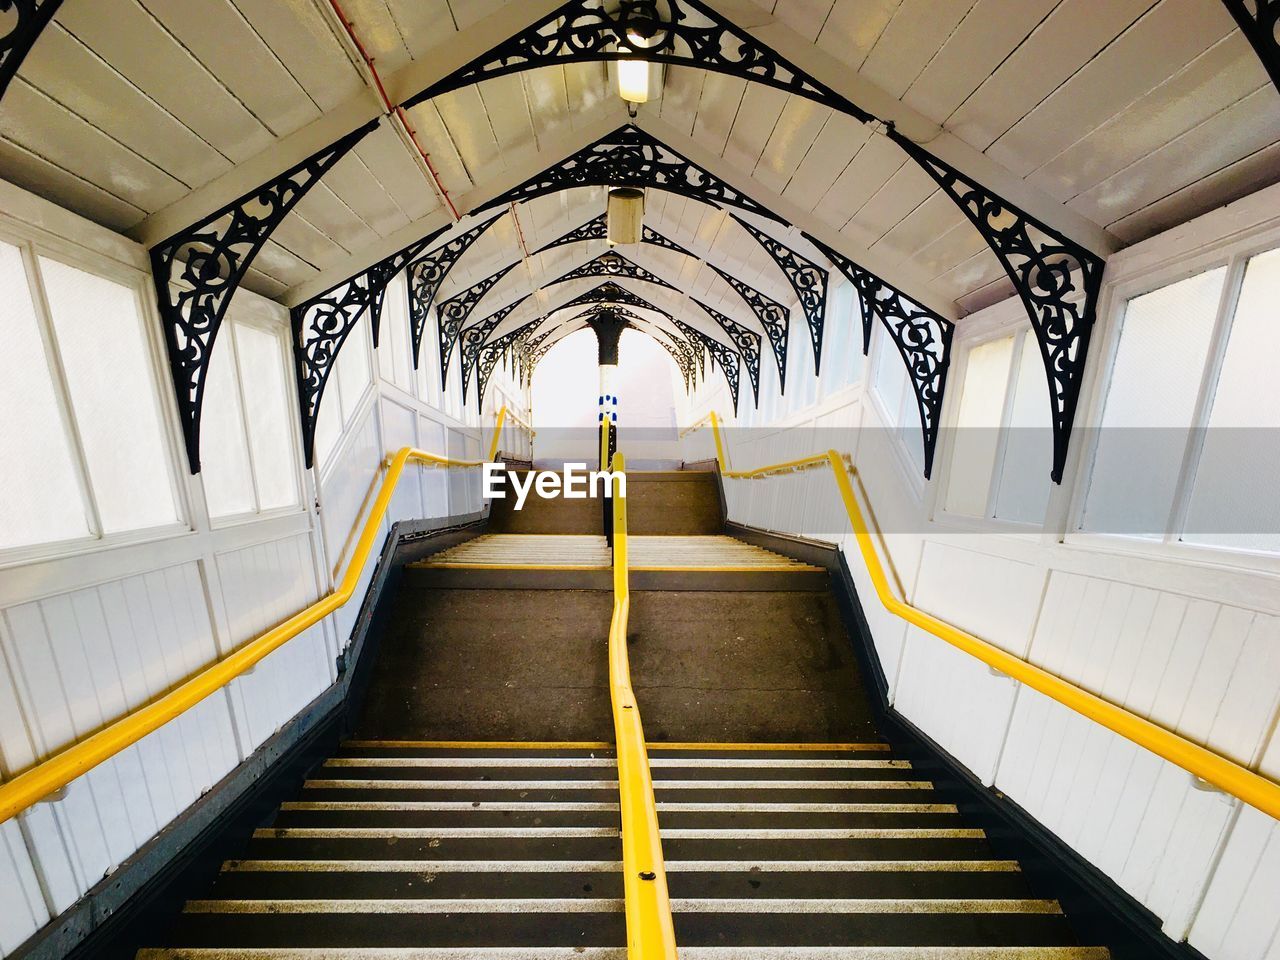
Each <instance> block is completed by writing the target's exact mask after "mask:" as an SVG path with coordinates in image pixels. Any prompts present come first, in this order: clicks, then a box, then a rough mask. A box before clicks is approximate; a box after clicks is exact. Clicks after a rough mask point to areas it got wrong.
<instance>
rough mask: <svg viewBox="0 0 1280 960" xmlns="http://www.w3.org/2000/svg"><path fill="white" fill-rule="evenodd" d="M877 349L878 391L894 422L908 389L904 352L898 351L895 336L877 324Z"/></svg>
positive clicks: (881, 401)
mask: <svg viewBox="0 0 1280 960" xmlns="http://www.w3.org/2000/svg"><path fill="white" fill-rule="evenodd" d="M875 351H876V381H875V382H876V393H877V394H878V395H879V396H880V403H881V405H882V406H883V407H884V409H885V411H886V412H887V413H888V414H889V417H890V418H891V422H890V426H897V424H896V423H893V422H892V418H894V417H896V416H897V414H898V411H899V410H900V409H901V408H902V394H903V391H905V390H906V389H907V368H906V366H905V365H904V364H903V362H902V354H900V353H899V352H898V347H897V345H896V344H895V343H894V342H893V338H892V337H890V336H889V334H888V333H886V332H885V330H884V327H883V326H881V325H877V327H876V331H875Z"/></svg>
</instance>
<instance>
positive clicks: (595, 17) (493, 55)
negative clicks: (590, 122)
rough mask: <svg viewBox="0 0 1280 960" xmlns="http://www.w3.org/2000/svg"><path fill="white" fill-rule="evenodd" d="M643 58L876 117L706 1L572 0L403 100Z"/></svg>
mask: <svg viewBox="0 0 1280 960" xmlns="http://www.w3.org/2000/svg"><path fill="white" fill-rule="evenodd" d="M639 58H643V59H645V60H652V61H655V62H658V63H671V64H679V65H682V66H687V67H693V68H694V69H698V70H714V71H716V72H717V73H727V74H730V75H732V76H735V77H745V78H747V79H750V80H754V81H756V82H758V83H763V84H767V85H768V86H771V87H775V88H777V89H779V90H785V91H786V92H787V93H793V94H795V95H797V96H800V97H805V98H806V99H809V100H813V101H816V102H817V103H821V104H825V105H826V106H829V107H834V108H835V109H837V110H842V111H844V112H846V113H851V114H853V115H854V116H855V117H857V118H858V119H859V120H862V121H864V122H865V121H867V120H870V119H872V118H871V116H870V115H869V114H867V113H866V112H865V111H863V110H861V109H860V108H859V107H856V106H854V104H852V103H850V102H849V100H848V99H846V98H845V97H842V96H840V95H839V94H838V93H836V92H835V91H834V90H832V89H831V88H830V87H827V86H826V85H825V84H823V83H820V82H819V81H818V80H816V79H814V78H813V77H811V76H809V75H808V74H807V73H805V72H804V71H803V70H801V69H800V68H799V67H797V66H796V65H795V64H793V63H791V62H790V61H789V60H787V59H785V58H784V57H782V56H780V55H779V54H778V53H776V52H775V51H773V50H771V49H770V48H769V47H767V46H765V45H764V44H762V43H760V42H759V41H758V40H756V39H755V38H754V37H753V36H751V34H749V33H747V31H745V30H743V29H742V28H741V27H738V26H736V25H735V24H733V23H730V22H729V21H728V20H725V19H724V18H723V17H721V16H720V15H719V14H718V13H716V12H715V11H714V10H712V9H711V8H710V7H708V6H706V5H705V4H704V3H702V2H701V0H622V2H621V3H619V4H617V5H616V6H614V5H613V4H609V3H606V2H605V0H569V2H568V3H565V4H564V5H563V6H561V7H559V8H558V9H557V10H556V11H555V12H554V13H551V14H550V15H548V16H546V17H543V18H542V19H541V20H539V21H538V22H537V23H535V24H533V25H532V26H531V27H528V28H527V29H525V30H522V31H521V32H520V33H518V34H516V35H515V36H514V37H512V38H511V39H509V40H506V41H504V42H503V43H500V44H499V45H498V46H496V47H494V48H493V49H492V50H490V51H488V52H487V53H485V54H483V55H481V56H479V57H477V58H476V59H474V60H472V61H471V62H470V63H468V64H467V65H466V66H464V67H462V68H460V69H458V70H455V71H454V72H453V73H451V74H450V75H449V76H447V77H445V78H444V79H443V80H440V81H437V82H436V83H434V84H432V85H431V86H430V87H428V88H427V89H426V90H424V91H422V92H421V93H419V94H417V95H416V96H414V97H412V98H410V99H409V100H407V101H406V102H405V103H404V104H403V105H404V106H406V107H408V106H413V105H414V104H416V103H421V102H422V101H423V100H428V99H430V98H432V97H437V96H439V95H440V94H442V93H447V92H449V91H450V90H457V89H458V88H460V87H465V86H468V85H470V84H473V83H480V82H481V81H484V80H489V79H491V78H493V77H501V76H505V75H507V74H511V73H517V72H520V71H522V70H532V69H535V68H537V67H546V66H552V65H554V64H561V63H583V62H590V61H599V60H627V59H639Z"/></svg>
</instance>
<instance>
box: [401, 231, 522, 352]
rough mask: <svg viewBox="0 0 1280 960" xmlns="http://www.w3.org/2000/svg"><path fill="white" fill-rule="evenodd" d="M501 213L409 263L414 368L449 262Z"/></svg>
mask: <svg viewBox="0 0 1280 960" xmlns="http://www.w3.org/2000/svg"><path fill="white" fill-rule="evenodd" d="M503 216H505V214H499V215H498V216H496V217H492V218H491V219H489V220H486V221H485V222H484V223H482V224H480V225H479V226H475V227H472V228H471V229H470V230H468V231H467V232H466V233H463V234H460V235H459V236H456V237H454V238H453V239H452V240H450V241H449V242H448V243H444V244H441V245H440V246H439V247H438V248H436V249H435V250H432V251H431V252H430V253H427V254H426V255H425V256H423V257H420V258H419V259H417V260H415V261H414V262H413V263H411V264H409V330H410V333H411V335H412V338H413V367H414V369H415V370H416V369H417V368H418V358H419V355H420V354H421V352H422V335H423V333H425V332H426V328H427V317H428V315H429V314H430V311H431V304H432V302H434V300H435V298H436V294H437V293H438V292H439V291H440V285H441V284H442V283H444V281H445V278H446V277H447V276H449V271H450V270H452V269H453V265H454V264H455V263H457V262H458V260H459V258H461V256H462V255H463V254H464V253H466V252H467V251H468V250H470V249H471V245H472V244H473V243H475V242H476V241H477V240H479V239H480V237H482V236H483V235H484V233H485V231H487V230H488V229H489V228H490V227H492V226H493V225H494V224H495V223H497V222H498V221H499V220H501V219H502V217H503Z"/></svg>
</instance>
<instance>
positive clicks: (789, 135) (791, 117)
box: [752, 96, 834, 194]
mask: <svg viewBox="0 0 1280 960" xmlns="http://www.w3.org/2000/svg"><path fill="white" fill-rule="evenodd" d="M833 113H834V111H833V110H832V109H831V108H830V107H824V106H822V105H821V104H818V103H814V102H813V101H812V100H806V99H804V98H802V97H796V96H789V97H787V100H786V104H785V106H784V107H783V108H782V115H781V116H780V117H778V122H777V123H776V124H775V125H774V128H773V132H772V133H771V134H770V135H769V140H768V142H766V143H765V146H764V150H763V151H762V152H761V154H760V160H759V162H758V163H757V164H756V168H755V170H754V171H753V173H752V175H753V176H754V177H755V178H756V179H757V180H759V181H760V182H761V183H763V184H764V185H765V186H766V187H768V188H769V189H770V190H772V191H774V192H775V193H781V194H785V193H786V189H787V187H788V186H789V185H790V183H791V181H792V179H793V178H794V177H795V175H796V171H797V170H798V169H799V167H800V164H801V163H802V162H803V161H804V159H805V157H807V156H808V154H809V153H810V151H811V150H812V149H813V147H814V146H815V143H816V141H817V138H818V134H819V133H820V132H821V131H822V129H823V127H824V126H825V125H826V122H827V118H828V117H830V116H831V115H832V114H833Z"/></svg>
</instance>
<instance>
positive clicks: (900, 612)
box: [709, 413, 1280, 820]
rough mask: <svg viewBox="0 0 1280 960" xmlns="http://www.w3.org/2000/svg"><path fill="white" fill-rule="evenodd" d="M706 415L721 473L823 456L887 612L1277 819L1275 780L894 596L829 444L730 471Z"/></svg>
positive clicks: (744, 475)
mask: <svg viewBox="0 0 1280 960" xmlns="http://www.w3.org/2000/svg"><path fill="white" fill-rule="evenodd" d="M709 419H710V422H711V428H712V430H713V431H714V432H715V438H716V452H717V458H718V462H719V464H720V471H721V474H722V475H723V476H724V477H726V478H729V479H747V480H749V479H755V478H759V477H762V476H767V475H769V474H772V473H780V472H790V471H793V470H797V469H805V468H808V467H811V466H814V465H816V464H821V463H823V462H825V463H827V464H829V465H830V467H831V472H832V474H833V475H834V476H835V481H836V486H837V487H838V488H839V490H840V498H841V499H842V500H843V501H844V507H845V512H846V513H848V515H849V523H850V524H851V525H852V527H853V535H854V537H855V539H856V540H857V542H858V552H859V553H860V554H861V555H862V561H863V563H865V564H866V567H867V573H868V574H869V575H870V577H871V583H872V585H873V586H874V587H875V591H876V596H877V597H879V599H880V602H881V603H882V604H883V605H884V607H885V609H887V610H888V611H889V612H890V613H892V614H894V615H896V616H898V617H901V618H902V619H903V620H906V621H907V622H908V623H910V624H913V625H915V626H917V627H919V628H920V629H921V630H924V631H925V632H926V633H929V634H932V635H933V636H935V637H937V638H938V639H939V640H943V641H945V642H946V643H949V644H951V645H952V646H953V647H956V648H958V649H960V650H963V651H964V652H965V653H967V654H969V655H970V656H972V657H975V658H977V659H978V660H981V661H982V662H983V663H985V664H987V665H988V666H990V667H992V668H994V669H995V670H998V671H999V672H1000V673H1003V674H1005V675H1006V676H1008V677H1011V678H1012V679H1014V680H1017V681H1018V682H1020V683H1025V684H1026V685H1027V686H1028V687H1030V688H1031V689H1033V690H1036V691H1038V692H1040V693H1042V694H1044V695H1045V696H1047V697H1049V698H1051V699H1053V700H1056V701H1057V702H1058V703H1061V704H1062V705H1063V706H1065V707H1068V708H1069V709H1071V710H1074V711H1075V712H1076V713H1079V714H1081V715H1082V716H1085V717H1088V718H1089V719H1090V720H1093V721H1094V722H1095V723H1099V724H1101V725H1102V726H1104V727H1106V728H1107V729H1108V730H1111V731H1113V732H1115V733H1118V734H1119V735H1120V736H1122V737H1124V738H1125V739H1126V740H1130V741H1132V742H1133V743H1136V744H1138V746H1140V747H1144V748H1146V749H1147V750H1150V751H1151V752H1152V753H1154V754H1156V755H1157V756H1159V757H1162V758H1164V759H1165V760H1168V761H1169V762H1170V763H1172V764H1174V765H1176V766H1179V767H1181V768H1182V769H1183V770H1186V771H1187V772H1188V773H1190V774H1191V775H1192V776H1195V777H1197V778H1199V779H1200V780H1203V781H1204V782H1206V783H1209V784H1212V785H1213V786H1215V787H1217V788H1219V789H1220V790H1223V791H1225V792H1226V793H1229V794H1231V795H1232V796H1233V797H1237V798H1239V799H1240V800H1242V801H1244V802H1245V803H1247V804H1249V806H1251V807H1256V808H1257V809H1259V810H1261V811H1262V812H1263V813H1265V814H1267V815H1268V816H1270V817H1273V818H1275V819H1278V820H1280V784H1277V783H1275V782H1274V781H1272V780H1269V779H1268V778H1266V777H1264V776H1262V775H1261V774H1258V773H1255V772H1254V771H1253V770H1250V769H1248V768H1247V767H1244V766H1241V765H1240V764H1238V763H1236V762H1235V761H1234V760H1229V759H1227V758H1226V757H1223V756H1221V755H1219V754H1217V753H1214V752H1213V751H1212V750H1209V749H1208V748H1206V747H1202V746H1201V745H1200V744H1198V743H1193V742H1192V741H1190V740H1188V739H1186V738H1185V737H1182V736H1180V735H1179V734H1176V733H1174V732H1173V731H1171V730H1166V729H1165V728H1164V727H1161V726H1159V725H1157V724H1154V723H1152V722H1151V721H1150V720H1147V719H1145V718H1144V717H1140V716H1138V715H1137V714H1135V713H1131V712H1130V711H1128V710H1126V709H1125V708H1124V707H1121V706H1118V705H1116V704H1114V703H1111V702H1110V701H1109V700H1104V699H1102V698H1101V697H1099V696H1098V695H1096V694H1093V693H1090V692H1089V691H1088V690H1085V689H1083V688H1081V687H1078V686H1076V685H1075V684H1073V683H1071V682H1070V681H1068V680H1063V679H1062V678H1061V677H1059V676H1057V675H1055V674H1052V673H1049V672H1048V671H1047V670H1043V669H1041V668H1040V667H1037V666H1036V665H1035V664H1033V663H1029V662H1028V661H1026V660H1023V659H1022V658H1021V657H1016V656H1014V655H1013V654H1011V653H1007V652H1005V651H1004V650H1001V649H1000V648H999V647H997V646H995V645H993V644H991V643H988V642H987V641H985V640H981V639H979V638H978V637H975V636H974V635H973V634H971V633H968V632H966V631H964V630H961V629H960V628H959V627H956V626H953V625H951V624H949V623H946V622H945V621H943V620H939V619H938V618H937V617H935V616H932V615H931V614H928V613H925V612H924V611H923V610H920V609H918V608H916V607H914V606H912V605H911V604H909V603H907V602H906V601H905V600H902V599H900V598H899V597H898V596H897V595H896V594H895V593H894V592H893V588H892V587H891V586H890V584H889V578H888V577H887V576H886V574H885V570H884V567H883V566H882V565H881V563H880V557H879V555H878V554H877V553H876V548H875V543H874V541H873V540H872V538H871V534H870V532H869V531H868V528H867V523H866V519H865V518H864V516H863V513H862V508H861V507H860V506H859V505H858V501H857V498H856V496H855V495H854V491H853V482H852V480H851V479H850V475H849V471H850V469H851V468H850V467H849V466H848V465H846V463H845V459H844V458H843V457H842V456H841V455H840V454H839V453H837V452H836V451H835V450H828V451H827V452H826V453H825V454H819V455H817V456H813V457H805V458H803V459H800V460H790V461H787V462H786V463H777V464H771V465H770V466H767V467H759V468H757V469H755V470H738V471H730V470H727V469H726V463H725V458H724V447H723V444H722V441H721V438H720V422H719V419H718V418H717V417H716V415H715V414H714V413H712V414H711V415H710V417H709Z"/></svg>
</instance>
